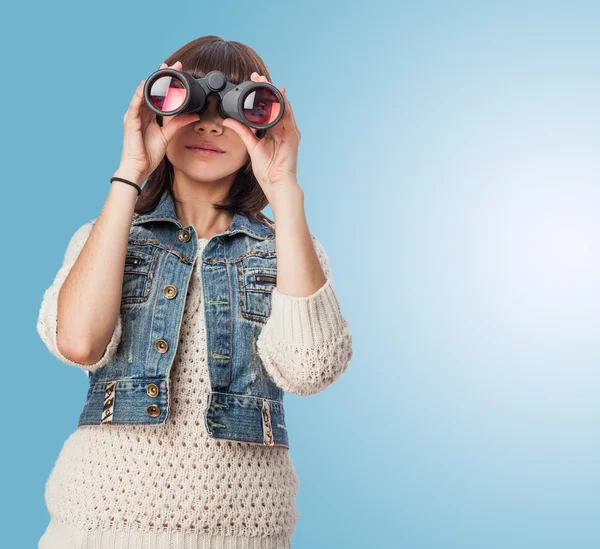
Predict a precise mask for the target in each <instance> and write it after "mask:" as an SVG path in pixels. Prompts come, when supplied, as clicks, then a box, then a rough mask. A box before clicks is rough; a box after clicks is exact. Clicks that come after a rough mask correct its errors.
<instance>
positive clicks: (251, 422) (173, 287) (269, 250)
mask: <svg viewBox="0 0 600 549" xmlns="http://www.w3.org/2000/svg"><path fill="white" fill-rule="evenodd" d="M197 242H198V237H197V234H196V232H195V230H194V227H193V226H191V225H190V226H188V227H183V226H182V224H181V222H180V221H179V219H178V218H177V215H176V213H175V208H174V203H173V198H172V196H171V193H170V192H168V191H167V192H165V193H164V195H163V196H162V197H161V201H160V202H159V204H158V205H157V206H156V208H155V209H154V210H153V211H151V212H149V213H146V214H137V213H135V214H134V216H133V221H132V223H131V230H130V234H129V240H128V244H127V254H126V259H125V269H124V273H123V292H122V297H121V318H122V335H121V340H120V342H119V346H118V348H117V351H116V354H115V356H114V357H113V359H112V360H111V361H110V362H108V363H107V364H106V365H104V366H103V367H101V368H99V369H97V370H95V371H93V372H90V373H89V383H90V387H89V390H88V393H87V399H86V402H85V406H84V408H83V411H82V413H81V416H80V418H79V425H107V426H109V425H133V424H138V425H142V424H143V425H152V424H161V423H165V422H166V421H167V420H168V418H169V412H170V406H171V400H170V399H171V395H170V391H169V387H170V379H169V371H170V369H171V364H172V363H173V359H174V357H175V353H176V351H177V343H178V341H179V333H180V328H181V325H182V319H183V313H184V306H185V299H186V295H187V289H188V285H189V283H190V277H191V276H192V271H193V268H194V262H195V261H201V262H202V264H201V265H199V266H198V267H199V268H201V277H202V292H203V300H204V311H205V323H206V337H207V342H206V344H207V356H206V360H207V365H208V370H209V375H210V393H209V395H208V399H207V402H206V409H205V414H204V424H205V428H206V431H207V433H208V434H209V435H210V436H212V437H214V438H217V439H226V440H233V441H243V442H247V443H250V444H264V445H269V446H283V447H285V448H289V444H288V436H287V427H286V425H285V416H284V409H283V389H281V388H280V387H278V386H277V385H275V383H274V382H273V381H272V379H271V378H270V377H269V376H268V374H267V372H266V370H265V368H264V365H263V363H262V361H261V359H260V357H259V355H258V352H257V348H256V340H257V338H258V336H259V334H260V332H261V330H262V328H263V326H264V324H265V323H266V322H267V320H268V318H269V314H270V311H271V295H272V291H273V289H274V288H275V284H276V276H277V254H276V250H275V233H274V231H273V227H272V226H271V227H270V228H269V227H267V226H265V225H261V224H258V223H252V222H251V221H250V220H249V219H248V218H247V217H246V216H244V215H240V214H236V215H235V216H234V217H233V220H232V222H231V225H230V226H229V228H228V229H227V230H226V231H224V232H222V233H219V234H217V235H215V236H213V237H212V238H211V239H210V240H209V241H208V243H207V244H206V247H205V248H204V250H203V252H202V254H201V256H200V257H196V255H197V249H198V246H197Z"/></svg>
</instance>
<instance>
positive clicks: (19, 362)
mask: <svg viewBox="0 0 600 549" xmlns="http://www.w3.org/2000/svg"><path fill="white" fill-rule="evenodd" d="M3 12H4V16H3V18H2V23H1V25H2V33H0V43H1V45H2V51H3V54H4V58H3V66H4V69H3V76H2V80H3V83H4V85H3V86H2V91H1V94H2V105H3V106H4V110H3V113H2V115H3V116H2V118H3V134H4V138H3V142H4V146H3V150H4V155H3V156H4V159H3V174H4V175H3V177H4V203H3V207H2V214H3V215H2V218H1V219H2V221H1V222H2V230H3V234H4V242H5V249H4V254H3V260H2V264H3V266H4V268H3V269H1V275H2V286H3V288H4V296H3V311H4V315H2V317H3V320H2V324H3V330H2V335H3V340H4V345H3V348H2V366H3V372H4V375H3V382H4V383H3V387H2V397H3V398H2V416H3V426H4V427H3V444H2V448H3V451H2V453H1V454H0V460H1V466H2V470H3V472H4V475H3V487H2V493H3V494H4V497H3V498H1V500H0V505H1V506H2V510H1V517H2V518H1V520H2V534H1V537H2V540H1V542H0V545H2V547H11V548H31V547H34V546H36V545H35V544H36V543H37V541H38V539H39V537H40V536H41V534H42V532H43V531H44V529H45V527H46V524H47V521H48V514H47V511H46V508H45V504H44V500H43V492H44V484H45V481H46V479H47V477H48V475H49V473H50V470H51V468H52V467H53V464H54V460H55V459H56V457H57V456H58V452H59V451H60V448H61V446H62V444H63V442H64V440H65V439H66V438H67V437H68V435H69V434H70V433H71V432H72V431H73V430H74V429H75V428H76V424H77V419H78V415H79V413H80V411H81V407H82V406H83V403H84V400H85V392H86V389H87V379H86V377H85V376H84V375H82V374H81V372H78V371H76V370H75V369H73V368H71V367H69V366H66V365H64V364H62V363H60V362H59V361H57V360H56V359H55V358H54V357H52V356H51V355H50V354H49V352H48V351H47V350H46V348H45V347H44V346H43V344H42V342H41V340H40V339H39V338H38V336H37V333H36V330H35V325H36V320H37V314H38V309H39V305H40V302H41V298H42V295H43V292H44V290H45V289H46V288H47V287H48V286H49V285H50V283H51V282H52V280H53V277H54V275H55V274H56V271H57V270H58V268H59V266H60V264H61V261H62V256H63V253H64V251H65V248H66V245H67V242H68V239H69V238H70V236H71V235H72V233H73V232H74V231H75V229H76V228H77V227H79V226H80V225H81V224H83V223H84V222H86V221H88V220H89V219H91V218H93V217H96V216H97V215H98V213H99V211H100V209H101V207H102V205H103V203H104V200H105V198H106V195H107V193H108V190H109V182H108V179H109V178H110V177H111V176H112V175H113V173H114V171H115V170H116V168H117V166H118V162H119V159H120V153H121V144H122V131H123V127H122V124H123V114H124V113H125V111H126V110H127V107H128V103H129V101H130V99H131V95H132V94H133V91H134V89H135V87H136V86H137V84H138V83H139V81H140V80H141V79H143V78H146V77H147V75H148V74H150V73H151V72H153V71H154V70H156V69H157V68H158V66H159V64H160V63H161V62H162V61H163V60H164V59H165V58H166V57H167V56H168V55H169V54H170V53H171V52H173V51H175V50H176V49H177V48H179V47H180V46H181V45H183V44H184V43H186V42H188V41H190V40H192V39H194V38H197V37H199V36H202V35H206V34H216V35H219V36H221V37H222V38H225V39H227V40H238V41H241V42H244V43H247V44H248V45H250V46H252V47H253V48H255V49H256V50H257V52H258V53H259V54H260V55H262V56H263V58H264V60H265V62H266V63H267V65H268V67H269V69H270V71H271V75H272V78H273V82H274V83H275V84H276V85H277V86H286V87H287V90H288V92H287V93H288V96H289V98H290V101H291V104H292V107H293V109H294V113H295V116H296V120H297V122H298V125H299V127H300V130H301V132H302V141H301V147H300V161H299V174H298V175H299V182H300V184H301V186H302V187H303V189H304V191H305V195H306V209H307V217H308V220H309V225H310V228H311V231H312V232H313V233H315V234H316V235H317V236H318V238H319V239H320V240H321V242H322V243H323V245H324V246H325V248H326V250H327V251H328V254H329V257H330V261H331V265H332V269H333V277H334V281H335V286H336V290H337V293H338V296H339V299H340V302H341V304H342V309H343V312H344V314H345V316H346V318H347V319H348V321H349V324H350V327H351V330H352V333H353V337H354V357H353V358H352V360H351V362H350V365H349V368H348V371H347V372H346V373H345V374H344V375H343V376H342V378H340V380H338V382H337V383H336V384H334V385H333V386H331V387H330V388H328V389H327V390H325V391H324V392H322V393H319V394H318V395H313V396H309V397H299V396H295V395H290V394H286V402H287V408H286V410H287V417H288V422H289V429H290V437H291V438H290V441H291V450H290V451H291V455H292V458H293V461H294V463H295V466H296V468H297V471H298V474H299V477H300V489H299V494H298V499H297V504H298V508H299V512H300V522H299V524H298V527H297V530H296V532H295V534H294V538H293V546H294V548H295V549H316V548H333V547H335V548H338V547H339V548H345V549H350V548H353V549H354V548H356V549H359V548H360V549H362V548H364V547H377V548H385V549H387V548H411V549H412V548H414V549H425V548H435V549H437V548H461V549H471V548H473V549H482V548H486V549H487V548H501V549H506V548H511V549H517V548H519V549H521V548H523V549H532V548H543V549H553V548H560V549H567V548H568V549H571V548H576V549H584V548H585V549H587V548H597V547H600V526H599V522H598V504H599V503H600V495H599V494H600V492H599V488H600V473H599V451H600V442H599V441H600V438H599V437H600V428H599V422H598V417H599V413H600V399H599V398H598V394H599V385H600V374H599V371H598V368H599V366H600V346H599V344H598V326H599V320H600V293H599V290H600V287H599V286H600V283H599V281H600V278H599V275H600V260H599V252H600V245H599V237H600V222H599V220H598V219H599V216H598V203H599V201H600V188H599V178H598V172H599V162H598V158H599V155H598V151H599V150H600V130H599V128H600V108H599V104H598V99H599V97H600V78H599V69H600V66H599V65H600V61H599V59H600V57H599V53H600V51H599V48H600V34H599V32H598V29H599V24H600V7H599V6H598V3H597V2H570V3H569V4H568V5H567V3H566V2H553V1H546V2H506V1H505V2H502V5H492V3H491V2H479V3H474V2H419V3H417V2H415V3H407V2H381V1H371V2H351V1H346V2H317V1H314V0H311V1H304V2H301V3H300V2H297V3H293V4H292V3H289V2H273V1H263V2H260V3H251V2H226V3H223V2H213V3H206V2H187V1H174V2H172V3H171V4H165V3H164V2H155V1H146V2H114V1H104V2H98V3H95V4H87V3H83V4H82V3H79V2H50V3H46V4H42V3H39V4H38V5H36V6H35V7H34V6H32V5H30V4H23V5H21V6H17V5H16V4H14V3H13V4H12V5H11V6H10V7H9V8H5V9H4V10H3ZM65 75H68V76H69V79H68V80H67V81H68V82H69V84H70V86H71V89H72V93H68V94H65V92H64V88H63V87H62V86H64V84H65ZM66 98H68V99H69V101H70V104H68V105H65V99H66ZM265 213H266V214H267V215H271V213H272V212H271V210H270V208H267V209H266V210H265Z"/></svg>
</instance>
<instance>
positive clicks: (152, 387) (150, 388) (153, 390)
mask: <svg viewBox="0 0 600 549" xmlns="http://www.w3.org/2000/svg"><path fill="white" fill-rule="evenodd" d="M146 392H147V393H148V395H149V396H151V397H152V398H154V397H156V396H158V393H159V391H158V385H156V384H155V383H149V384H148V385H147V386H146Z"/></svg>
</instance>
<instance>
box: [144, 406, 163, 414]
mask: <svg viewBox="0 0 600 549" xmlns="http://www.w3.org/2000/svg"><path fill="white" fill-rule="evenodd" d="M146 412H148V415H149V416H150V417H158V416H160V408H159V407H158V406H157V405H156V404H150V406H148V408H146Z"/></svg>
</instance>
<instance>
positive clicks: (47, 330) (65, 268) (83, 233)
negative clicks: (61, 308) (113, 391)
mask: <svg viewBox="0 0 600 549" xmlns="http://www.w3.org/2000/svg"><path fill="white" fill-rule="evenodd" d="M93 223H94V220H92V221H89V222H88V223H86V224H84V225H82V226H81V227H80V228H79V229H77V231H76V232H75V234H74V235H73V236H72V237H71V240H70V242H69V244H68V246H67V250H66V252H65V256H64V260H63V264H62V267H61V268H60V269H59V271H58V273H57V274H56V276H55V278H54V281H53V282H52V285H51V286H50V287H49V288H48V289H47V290H46V291H45V292H44V296H43V298H42V304H41V306H40V311H39V315H38V321H37V332H38V334H39V335H40V337H41V338H42V341H43V342H44V344H45V345H46V347H47V348H48V350H49V351H50V352H51V353H52V354H53V355H54V356H55V357H56V358H58V359H59V360H60V361H61V362H64V363H65V364H68V365H70V366H76V367H78V368H81V369H82V370H84V371H86V373H87V374H88V375H89V372H92V371H94V370H97V369H98V368H101V367H102V366H104V365H105V364H106V363H107V362H109V361H110V360H111V359H112V358H113V357H114V355H115V353H116V350H117V346H118V344H119V341H120V339H121V328H122V325H121V315H120V314H119V318H118V320H117V323H116V325H115V328H114V331H113V334H112V337H111V339H110V342H109V343H108V345H107V347H106V349H105V351H104V355H103V356H102V358H101V359H100V360H99V361H98V362H96V363H95V364H80V363H79V362H74V361H72V360H69V359H68V358H67V357H65V356H64V355H63V354H62V353H61V352H60V351H59V349H58V346H57V344H56V329H57V319H58V293H59V291H60V289H61V287H62V285H63V283H64V281H65V280H66V278H67V275H68V274H69V272H70V271H71V268H72V267H73V265H74V264H75V261H76V260H77V257H78V256H79V253H80V252H81V250H82V248H83V246H84V244H85V243H86V241H87V239H88V237H89V235H90V233H91V231H92V227H93Z"/></svg>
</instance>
